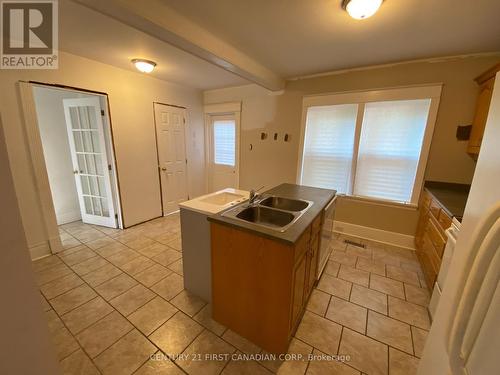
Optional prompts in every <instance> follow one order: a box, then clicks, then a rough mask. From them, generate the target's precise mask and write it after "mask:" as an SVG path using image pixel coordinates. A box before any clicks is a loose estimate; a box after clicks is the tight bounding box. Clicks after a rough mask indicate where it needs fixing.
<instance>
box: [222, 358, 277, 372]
mask: <svg viewBox="0 0 500 375" xmlns="http://www.w3.org/2000/svg"><path fill="white" fill-rule="evenodd" d="M237 354H238V353H237ZM240 358H241V357H240V356H239V354H238V356H237V357H236V359H235V360H232V361H230V362H229V363H228V364H227V366H226V367H224V370H223V371H222V373H221V374H222V375H271V374H272V372H271V371H269V370H268V369H266V368H265V367H264V366H262V365H260V364H259V363H258V362H255V361H250V360H242V359H240Z"/></svg>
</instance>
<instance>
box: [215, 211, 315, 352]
mask: <svg viewBox="0 0 500 375" xmlns="http://www.w3.org/2000/svg"><path fill="white" fill-rule="evenodd" d="M321 220H322V215H321V214H320V215H318V217H316V219H315V220H314V221H313V223H311V225H310V226H309V227H308V228H307V229H306V230H305V231H304V233H303V234H302V235H301V237H300V238H299V240H298V241H297V242H296V243H295V244H286V243H282V242H279V241H276V240H272V239H268V238H265V237H262V236H258V235H257V234H252V233H251V232H247V231H243V230H240V229H237V228H234V227H230V226H226V225H221V224H217V223H211V241H212V314H213V319H215V320H216V321H218V322H220V323H222V324H224V325H225V326H227V327H228V328H230V329H232V330H233V331H235V332H236V333H238V334H240V335H241V336H243V337H245V338H246V339H248V340H250V341H252V342H253V343H255V344H257V345H259V346H260V347H261V348H263V349H265V350H267V351H268V352H270V353H276V354H279V353H286V352H287V350H288V345H289V342H290V339H291V337H292V335H293V333H294V332H295V330H296V329H297V327H298V325H299V323H300V320H301V318H302V315H303V314H304V311H305V307H306V305H307V302H308V300H309V296H310V294H311V292H312V289H313V287H314V284H315V282H316V270H317V267H318V254H319V246H320V243H319V242H320V235H319V234H320V229H321Z"/></svg>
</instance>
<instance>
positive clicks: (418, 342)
mask: <svg viewBox="0 0 500 375" xmlns="http://www.w3.org/2000/svg"><path fill="white" fill-rule="evenodd" d="M428 333H429V331H427V330H425V329H420V328H417V327H413V326H412V327H411V335H412V337H413V348H414V350H415V356H417V357H419V358H420V357H421V356H422V351H423V350H424V345H425V340H426V339H427V334H428Z"/></svg>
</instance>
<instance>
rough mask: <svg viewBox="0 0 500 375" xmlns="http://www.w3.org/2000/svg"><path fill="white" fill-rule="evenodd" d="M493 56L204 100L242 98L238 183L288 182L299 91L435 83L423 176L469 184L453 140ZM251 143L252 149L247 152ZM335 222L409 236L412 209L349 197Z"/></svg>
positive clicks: (292, 173) (210, 95)
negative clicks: (263, 134) (435, 108)
mask: <svg viewBox="0 0 500 375" xmlns="http://www.w3.org/2000/svg"><path fill="white" fill-rule="evenodd" d="M499 60H500V57H498V56H496V57H494V56H493V57H492V56H488V57H469V58H464V59H456V60H452V61H445V62H432V63H430V62H415V63H409V64H401V65H394V66H390V67H380V68H376V69H369V70H359V71H351V72H346V73H342V74H335V75H328V76H322V77H316V78H309V79H301V80H296V81H289V82H288V84H287V87H286V89H285V91H284V92H283V93H282V94H281V95H274V94H271V93H269V92H268V91H266V90H264V89H261V88H258V87H257V86H253V85H250V86H242V87H238V88H229V89H220V90H210V91H206V92H205V93H204V101H205V103H219V102H225V101H236V100H241V101H242V114H241V116H242V121H241V125H242V133H241V147H242V150H241V172H240V173H241V177H240V181H241V187H242V188H249V187H253V186H260V185H261V184H265V185H267V186H272V185H275V184H277V183H280V182H286V181H288V182H294V181H295V179H296V171H297V160H298V155H299V137H300V121H301V111H302V97H303V96H304V95H311V94H321V93H329V92H342V91H352V90H369V89H375V88H384V87H395V86H406V85H416V84H426V83H443V84H444V87H443V93H442V98H441V103H440V108H439V113H438V118H437V123H436V127H435V132H434V137H433V141H432V145H431V150H430V155H429V162H428V166H427V170H426V179H428V180H439V181H449V182H460V183H470V182H471V180H472V176H473V173H474V167H475V163H474V161H473V160H472V159H471V158H470V157H469V156H468V155H467V154H466V152H465V150H466V146H467V142H464V141H457V140H456V138H455V130H456V127H457V126H458V125H467V124H470V123H471V122H472V118H473V115H474V107H475V100H476V95H477V92H478V88H477V85H476V84H475V82H474V81H473V79H474V77H476V76H477V75H479V74H480V73H482V72H483V71H485V70H486V69H488V68H489V67H491V66H492V65H494V64H495V63H497V62H498V61H499ZM261 130H265V131H267V132H268V133H273V132H274V131H278V132H279V133H280V137H281V136H282V135H283V133H284V132H287V133H290V134H291V135H292V137H291V142H290V143H284V142H282V141H279V142H275V141H273V140H272V137H269V138H268V139H267V140H265V141H260V140H259V138H258V135H259V134H260V131H261ZM250 143H252V144H253V146H254V148H253V151H249V144H250ZM339 206H340V207H339V210H338V212H337V217H336V218H337V220H340V221H346V222H349V223H352V224H357V225H364V226H369V227H373V228H377V229H383V230H389V231H395V232H398V233H403V234H410V235H413V234H414V232H415V228H416V223H417V217H418V214H417V212H416V211H415V210H408V209H400V208H396V207H389V206H383V205H373V204H369V203H366V202H359V201H355V200H349V201H348V202H347V201H345V202H343V203H342V204H341V205H339Z"/></svg>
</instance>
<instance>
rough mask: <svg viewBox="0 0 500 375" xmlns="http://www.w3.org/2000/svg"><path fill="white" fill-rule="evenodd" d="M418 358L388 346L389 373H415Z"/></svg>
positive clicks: (392, 374) (414, 374)
mask: <svg viewBox="0 0 500 375" xmlns="http://www.w3.org/2000/svg"><path fill="white" fill-rule="evenodd" d="M417 368H418V358H416V357H414V356H412V355H408V354H406V353H403V352H400V351H399V350H396V349H393V348H389V374H391V375H416V374H417Z"/></svg>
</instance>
